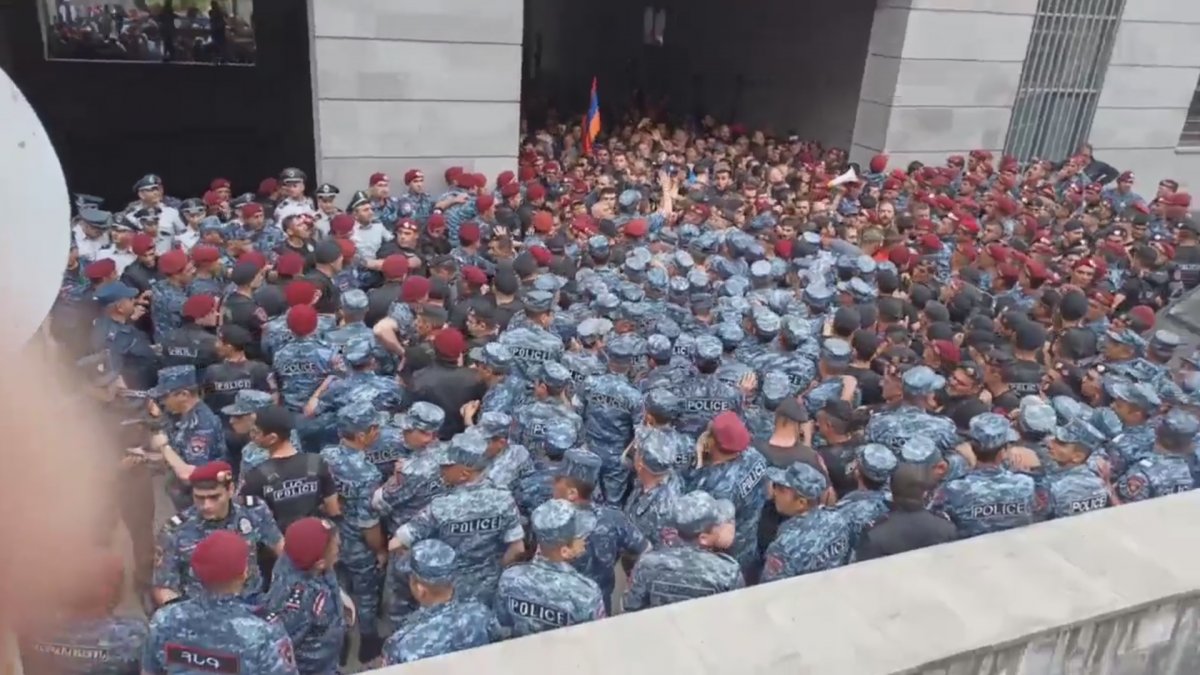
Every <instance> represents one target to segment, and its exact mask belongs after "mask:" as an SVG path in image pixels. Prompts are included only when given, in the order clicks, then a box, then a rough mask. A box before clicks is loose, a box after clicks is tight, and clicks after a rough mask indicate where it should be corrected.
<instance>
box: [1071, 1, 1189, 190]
mask: <svg viewBox="0 0 1200 675" xmlns="http://www.w3.org/2000/svg"><path fill="white" fill-rule="evenodd" d="M1197 78H1200V3H1197V2H1195V1H1194V0H1126V3H1125V11H1124V13H1123V14H1122V16H1121V24H1120V26H1119V27H1118V28H1117V35H1116V38H1115V43H1114V45H1113V53H1112V58H1111V59H1110V60H1109V65H1108V71H1107V73H1106V74H1105V78H1104V88H1103V89H1102V90H1101V92H1100V101H1099V104H1098V106H1097V108H1096V117H1095V121H1094V122H1093V124H1092V131H1091V135H1090V139H1089V140H1090V141H1091V142H1092V145H1093V147H1094V148H1095V153H1096V156H1097V157H1099V158H1101V159H1103V160H1104V161H1106V162H1108V163H1109V164H1112V165H1113V166H1116V167H1119V168H1121V169H1130V170H1132V171H1133V172H1134V175H1135V177H1136V178H1137V184H1136V189H1138V190H1139V191H1140V192H1141V193H1142V195H1143V196H1146V197H1151V196H1153V193H1154V190H1155V186H1156V184H1157V183H1158V181H1159V180H1160V179H1161V178H1165V177H1173V178H1175V179H1176V180H1178V181H1180V182H1181V183H1182V184H1184V185H1185V186H1186V187H1187V188H1189V189H1191V190H1192V191H1193V192H1194V191H1195V190H1197V189H1200V148H1190V149H1182V150H1180V149H1177V148H1176V144H1177V143H1178V141H1179V132H1180V130H1181V129H1183V122H1184V119H1185V118H1186V116H1187V109H1188V105H1189V104H1190V103H1191V101H1192V92H1193V91H1194V89H1195V87H1196V81H1197Z"/></svg>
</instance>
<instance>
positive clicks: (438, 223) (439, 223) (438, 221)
mask: <svg viewBox="0 0 1200 675" xmlns="http://www.w3.org/2000/svg"><path fill="white" fill-rule="evenodd" d="M445 227H446V216H443V215H442V214H440V213H435V214H433V215H432V216H429V220H426V221H425V229H426V230H428V231H430V232H434V231H436V230H441V229H444V228H445Z"/></svg>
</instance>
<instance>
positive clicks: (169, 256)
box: [158, 249, 188, 276]
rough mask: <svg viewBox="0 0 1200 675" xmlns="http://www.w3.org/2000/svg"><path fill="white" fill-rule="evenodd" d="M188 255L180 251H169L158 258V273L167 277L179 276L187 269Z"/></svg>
mask: <svg viewBox="0 0 1200 675" xmlns="http://www.w3.org/2000/svg"><path fill="white" fill-rule="evenodd" d="M187 264H188V259H187V254H186V253H184V252H183V251H180V250H179V249H175V250H173V251H167V252H166V253H164V254H162V255H160V256H159V257H158V271H159V272H162V273H163V274H165V275H167V276H171V275H172V274H179V273H180V272H182V271H183V270H184V268H185V267H187Z"/></svg>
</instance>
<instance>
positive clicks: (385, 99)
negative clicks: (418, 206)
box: [309, 0, 523, 195]
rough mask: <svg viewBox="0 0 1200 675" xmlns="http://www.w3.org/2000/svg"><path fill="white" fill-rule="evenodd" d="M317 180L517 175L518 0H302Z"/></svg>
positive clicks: (348, 184)
mask: <svg viewBox="0 0 1200 675" xmlns="http://www.w3.org/2000/svg"><path fill="white" fill-rule="evenodd" d="M309 2H310V5H309V7H310V11H311V17H310V26H311V32H312V40H313V42H312V49H311V54H312V56H311V61H312V78H313V99H314V100H313V115H314V118H315V119H314V129H315V133H316V138H317V143H316V149H317V172H318V177H317V178H318V179H319V180H320V181H322V182H325V181H328V182H332V183H334V184H335V185H337V186H338V187H339V188H341V190H342V193H343V195H346V194H347V193H348V192H349V191H352V190H356V189H362V188H365V187H366V183H367V180H368V177H369V176H370V175H371V174H372V173H374V172H376V171H383V172H385V173H388V174H390V175H391V176H392V181H393V183H394V184H400V183H401V179H402V176H403V174H404V172H405V171H406V170H408V169H410V168H419V169H421V170H423V171H424V172H425V173H426V175H427V176H428V181H429V182H430V184H431V188H432V189H434V190H436V189H438V188H439V187H440V186H441V183H442V172H443V171H444V169H445V168H447V167H450V166H455V165H459V166H462V167H464V168H466V169H467V170H468V171H475V172H479V173H483V174H486V175H487V176H488V177H489V178H494V177H495V176H496V174H497V173H499V172H500V171H503V170H505V169H515V168H516V157H517V148H518V144H519V133H520V132H519V123H520V98H521V95H520V91H521V38H522V21H523V11H522V10H523V0H453V2H429V1H428V0H309Z"/></svg>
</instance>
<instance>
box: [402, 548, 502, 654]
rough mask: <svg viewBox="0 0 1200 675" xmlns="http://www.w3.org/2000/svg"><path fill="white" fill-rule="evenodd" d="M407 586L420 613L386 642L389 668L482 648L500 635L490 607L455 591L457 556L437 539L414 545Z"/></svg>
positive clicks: (416, 613) (409, 616)
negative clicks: (462, 596) (464, 650)
mask: <svg viewBox="0 0 1200 675" xmlns="http://www.w3.org/2000/svg"><path fill="white" fill-rule="evenodd" d="M409 561H410V562H409V566H410V567H411V573H410V574H409V575H408V586H409V591H410V593H411V594H412V597H413V598H414V599H416V601H417V602H418V603H419V604H420V609H418V610H417V611H415V612H413V613H412V614H409V615H408V616H406V617H405V618H404V619H403V620H402V621H400V622H398V625H397V626H396V630H395V632H393V633H392V635H391V636H390V637H388V639H387V641H386V642H384V644H383V664H384V665H385V666H390V665H396V664H399V663H408V662H410V661H416V660H419V659H425V658H430V657H434V656H441V655H442V654H449V653H451V652H456V651H460V650H463V649H471V648H474V647H482V646H483V645H486V644H489V643H491V642H492V641H494V640H498V639H500V637H501V630H500V624H499V623H498V622H497V621H496V615H495V614H493V613H492V610H491V608H490V607H487V606H485V605H483V604H481V603H480V602H479V601H477V600H472V599H464V598H461V597H459V596H458V594H457V593H455V590H454V580H455V574H456V572H457V571H458V556H457V554H455V552H454V549H453V548H451V547H450V546H449V545H448V544H446V543H445V542H442V541H439V540H437V539H425V540H423V541H419V542H417V543H416V544H414V545H413V548H412V552H411V554H410V555H409Z"/></svg>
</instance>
